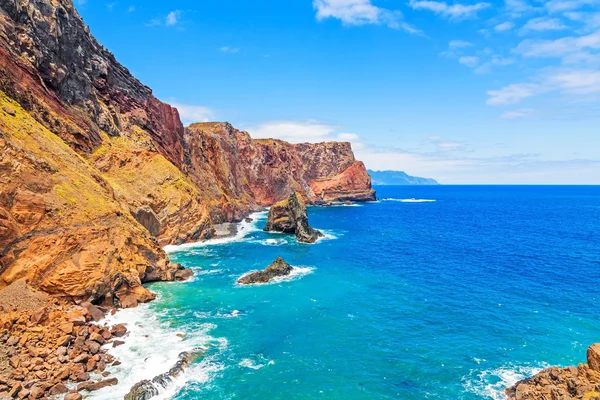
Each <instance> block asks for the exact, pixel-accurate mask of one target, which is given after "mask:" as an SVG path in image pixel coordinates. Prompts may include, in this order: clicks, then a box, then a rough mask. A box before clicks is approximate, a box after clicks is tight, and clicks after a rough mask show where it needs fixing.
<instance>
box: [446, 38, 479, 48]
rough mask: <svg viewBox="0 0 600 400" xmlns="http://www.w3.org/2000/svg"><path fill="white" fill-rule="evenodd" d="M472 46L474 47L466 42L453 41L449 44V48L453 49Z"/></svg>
mask: <svg viewBox="0 0 600 400" xmlns="http://www.w3.org/2000/svg"><path fill="white" fill-rule="evenodd" d="M471 46H473V43H470V42H466V41H464V40H451V41H450V43H449V44H448V47H449V48H451V49H460V48H463V47H471Z"/></svg>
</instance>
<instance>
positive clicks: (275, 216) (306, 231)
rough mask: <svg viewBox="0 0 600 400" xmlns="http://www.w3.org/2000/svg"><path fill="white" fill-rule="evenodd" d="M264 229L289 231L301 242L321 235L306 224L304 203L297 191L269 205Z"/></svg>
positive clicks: (309, 241) (306, 217) (306, 241)
mask: <svg viewBox="0 0 600 400" xmlns="http://www.w3.org/2000/svg"><path fill="white" fill-rule="evenodd" d="M264 231H265V232H281V233H291V234H294V235H296V239H298V241H299V242H302V243H314V242H316V241H317V239H318V238H320V237H322V236H323V234H322V233H321V232H319V231H318V230H316V229H313V228H312V227H311V226H310V225H309V224H308V215H307V214H306V205H305V204H304V201H303V200H302V197H300V196H299V195H298V194H297V193H293V194H291V195H290V196H289V197H288V198H287V199H285V200H281V201H280V202H277V203H275V204H273V205H272V206H271V208H270V209H269V216H268V219H267V224H266V225H265V228H264Z"/></svg>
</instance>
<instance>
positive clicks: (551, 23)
mask: <svg viewBox="0 0 600 400" xmlns="http://www.w3.org/2000/svg"><path fill="white" fill-rule="evenodd" d="M564 29H567V26H566V25H564V24H563V23H562V22H561V21H560V19H558V18H546V17H539V18H532V19H530V20H529V21H527V23H526V24H525V25H524V26H523V28H522V29H521V32H522V33H527V32H529V31H536V32H540V31H560V30H564Z"/></svg>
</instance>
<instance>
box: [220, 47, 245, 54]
mask: <svg viewBox="0 0 600 400" xmlns="http://www.w3.org/2000/svg"><path fill="white" fill-rule="evenodd" d="M219 51H220V52H221V53H239V52H240V49H238V48H237V47H232V46H223V47H221V48H220V49H219Z"/></svg>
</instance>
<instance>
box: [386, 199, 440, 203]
mask: <svg viewBox="0 0 600 400" xmlns="http://www.w3.org/2000/svg"><path fill="white" fill-rule="evenodd" d="M379 201H396V202H399V203H435V202H436V201H437V200H431V199H394V198H383V199H379Z"/></svg>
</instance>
